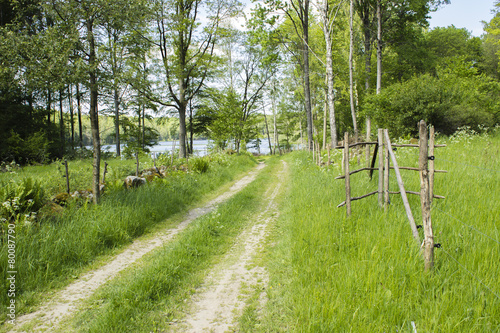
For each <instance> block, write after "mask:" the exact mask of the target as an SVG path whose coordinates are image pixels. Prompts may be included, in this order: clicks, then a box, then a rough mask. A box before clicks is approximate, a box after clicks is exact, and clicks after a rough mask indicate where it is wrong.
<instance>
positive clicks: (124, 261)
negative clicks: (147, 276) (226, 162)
mask: <svg viewBox="0 0 500 333" xmlns="http://www.w3.org/2000/svg"><path fill="white" fill-rule="evenodd" d="M264 166H265V165H264V164H259V165H258V166H257V167H256V168H255V169H254V170H252V171H251V172H250V173H249V174H248V175H247V176H245V177H243V178H242V179H240V180H239V181H237V182H236V183H235V184H234V185H233V186H232V187H231V188H230V189H229V190H228V191H226V192H225V193H223V194H221V195H220V196H218V197H217V198H215V199H214V200H212V201H210V202H209V203H208V204H206V205H205V206H204V207H202V208H196V209H193V210H191V211H189V212H188V214H187V217H186V219H185V220H184V221H182V222H181V223H180V224H178V225H177V226H176V227H175V228H173V229H168V230H165V231H164V232H161V233H159V234H158V235H157V236H155V237H154V238H152V239H147V240H137V241H135V242H134V243H132V244H131V245H130V246H129V247H128V248H127V249H126V250H125V251H123V252H122V253H120V254H119V255H117V256H116V257H115V258H114V259H113V260H112V261H111V262H109V263H108V264H106V265H104V266H102V267H100V268H98V269H96V270H94V271H91V272H89V273H86V274H85V275H83V276H81V277H80V278H79V279H78V280H77V281H75V282H74V283H72V284H70V285H68V286H67V287H66V288H64V289H63V290H61V291H60V292H58V293H56V295H55V296H54V297H52V298H51V299H49V300H48V301H47V302H46V303H45V304H43V305H42V306H41V307H40V309H39V310H37V311H35V312H32V313H29V314H26V315H23V316H20V317H18V318H17V319H16V325H15V326H14V327H13V328H12V329H11V331H10V332H23V329H22V326H23V325H24V324H27V323H30V322H32V321H33V322H34V323H35V325H34V327H31V328H30V329H29V331H30V332H37V331H50V328H51V327H55V326H56V325H57V324H58V323H59V322H60V321H61V320H62V319H63V318H65V317H67V316H68V315H70V314H72V313H73V312H74V311H75V309H76V308H77V305H78V304H79V302H80V301H81V300H83V299H86V298H88V297H89V296H91V295H92V294H93V293H94V292H95V290H96V289H97V288H98V287H99V286H101V285H103V284H104V283H105V282H106V281H108V280H111V279H113V278H114V277H115V276H116V275H117V274H118V273H120V272H121V271H122V270H124V269H125V268H127V267H128V266H130V265H131V264H133V263H134V262H136V261H137V260H138V259H140V258H141V257H142V256H144V255H145V254H146V253H148V252H150V251H152V250H154V249H155V248H158V247H159V246H161V245H163V244H164V243H165V242H168V241H169V240H170V239H172V238H173V237H174V236H175V235H177V234H178V233H180V232H182V231H183V230H184V229H185V228H186V227H187V226H188V225H189V224H190V223H191V222H192V221H193V220H195V219H196V218H198V217H200V216H202V215H205V214H207V213H209V212H211V211H212V210H213V209H214V208H215V207H216V206H217V205H218V204H220V203H222V202H224V201H226V200H227V199H229V198H230V197H232V196H233V195H235V194H236V193H238V192H239V191H241V190H242V189H243V188H244V187H245V186H247V185H248V184H249V183H251V182H252V181H253V180H254V179H255V177H256V176H257V173H258V172H259V171H260V170H261V169H262V168H263V167H264ZM35 320H36V321H35ZM18 330H19V331H18Z"/></svg>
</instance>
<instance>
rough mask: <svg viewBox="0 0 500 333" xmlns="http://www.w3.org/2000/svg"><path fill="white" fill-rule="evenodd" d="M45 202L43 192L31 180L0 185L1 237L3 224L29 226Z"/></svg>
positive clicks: (39, 186)
mask: <svg viewBox="0 0 500 333" xmlns="http://www.w3.org/2000/svg"><path fill="white" fill-rule="evenodd" d="M46 202H47V196H46V194H45V191H44V190H43V188H42V187H41V185H40V183H39V182H37V181H33V179H32V178H25V179H23V180H22V181H21V182H20V183H14V182H7V183H0V203H1V206H0V221H1V222H2V223H1V227H0V228H1V236H2V237H3V236H4V231H5V230H4V222H15V223H16V224H19V225H20V226H24V225H25V224H31V223H32V222H35V221H36V214H37V212H38V211H39V210H40V208H42V206H43V205H44V204H45V203H46Z"/></svg>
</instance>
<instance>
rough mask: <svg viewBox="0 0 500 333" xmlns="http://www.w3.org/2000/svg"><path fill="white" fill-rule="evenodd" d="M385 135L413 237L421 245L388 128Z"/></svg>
mask: <svg viewBox="0 0 500 333" xmlns="http://www.w3.org/2000/svg"><path fill="white" fill-rule="evenodd" d="M384 136H385V143H386V145H387V147H386V148H387V151H388V152H389V155H390V156H391V160H392V164H394V172H395V173H396V179H397V181H398V186H399V191H400V192H401V198H402V199H403V204H404V206H405V210H406V216H408V220H409V221H410V227H411V231H412V233H413V238H415V240H416V241H417V242H418V243H419V244H418V245H420V237H419V235H418V230H417V225H416V224H415V219H414V218H413V214H412V213H411V208H410V204H409V202H408V197H407V196H406V190H405V187H404V184H403V179H402V178H401V173H400V172H399V167H398V161H397V160H396V156H395V155H394V152H393V151H392V146H391V139H390V138H389V131H388V130H385V131H384Z"/></svg>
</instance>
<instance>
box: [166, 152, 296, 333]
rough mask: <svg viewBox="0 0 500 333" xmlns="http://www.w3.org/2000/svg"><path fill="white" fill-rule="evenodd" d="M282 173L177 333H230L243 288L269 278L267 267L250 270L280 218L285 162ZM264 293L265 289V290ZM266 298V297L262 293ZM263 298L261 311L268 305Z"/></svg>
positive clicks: (174, 326) (238, 312)
mask: <svg viewBox="0 0 500 333" xmlns="http://www.w3.org/2000/svg"><path fill="white" fill-rule="evenodd" d="M282 162H283V165H282V168H281V171H280V172H279V173H278V177H279V178H278V183H277V185H276V186H275V187H271V186H270V187H269V188H268V189H267V191H266V193H265V197H266V200H267V201H268V203H267V205H266V207H265V209H264V210H263V211H262V212H261V213H260V214H259V215H258V216H257V217H256V218H255V221H254V223H253V224H252V226H251V227H249V228H247V229H246V230H245V231H243V232H242V233H241V234H240V235H239V236H238V239H237V240H236V242H235V245H233V247H232V249H231V250H230V251H229V253H228V254H227V255H226V256H225V257H224V258H223V259H222V260H221V264H219V265H217V267H214V269H213V270H212V271H211V272H210V273H209V275H208V277H207V279H206V281H205V283H204V286H203V287H201V288H200V291H199V292H198V293H197V294H195V295H194V296H193V299H192V302H193V303H192V305H191V310H190V313H188V314H187V316H186V318H184V319H183V320H182V321H179V322H174V323H172V325H171V327H170V328H171V330H172V331H174V332H192V333H199V332H227V331H233V330H234V329H233V328H232V326H233V322H234V320H235V318H238V317H239V316H240V315H241V312H242V310H243V308H244V306H245V301H246V298H247V297H246V296H245V295H244V293H243V290H242V288H245V287H248V286H254V285H257V284H259V283H260V284H264V286H267V281H268V276H267V271H266V270H265V268H264V267H259V266H255V267H253V268H250V269H249V268H248V266H249V265H251V263H252V261H253V259H254V258H255V256H256V255H257V254H258V252H259V246H260V245H261V243H262V242H263V241H264V240H265V238H266V236H267V227H268V225H269V223H270V221H272V220H274V219H276V218H277V217H278V215H279V211H278V206H277V203H276V197H277V195H278V194H279V193H280V191H281V188H282V186H283V184H284V181H285V177H286V174H287V172H288V166H287V164H286V162H284V161H282ZM262 289H265V287H264V288H262ZM262 294H263V293H262ZM262 294H261V297H260V298H259V303H260V307H261V308H262V307H263V305H264V302H265V297H263V295H262Z"/></svg>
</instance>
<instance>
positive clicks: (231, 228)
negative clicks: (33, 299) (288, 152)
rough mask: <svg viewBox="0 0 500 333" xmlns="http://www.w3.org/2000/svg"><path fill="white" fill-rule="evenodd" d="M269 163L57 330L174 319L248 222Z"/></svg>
mask: <svg viewBox="0 0 500 333" xmlns="http://www.w3.org/2000/svg"><path fill="white" fill-rule="evenodd" d="M276 163H277V160H276V159H273V160H272V161H271V162H270V165H269V166H268V167H266V169H264V170H263V171H262V172H261V173H260V174H259V175H258V177H257V179H256V180H255V181H254V182H253V183H251V184H250V185H248V186H247V187H246V188H245V189H243V190H242V191H241V192H239V193H237V194H236V195H235V196H234V197H233V198H231V199H230V200H228V201H227V202H226V203H223V204H221V205H219V207H218V208H217V209H216V210H214V211H213V212H211V213H210V214H208V215H206V216H204V217H201V218H199V219H197V220H196V221H194V222H193V223H192V224H191V225H190V226H189V227H188V228H187V229H186V230H185V231H184V232H183V233H182V234H181V235H179V236H178V237H176V238H175V239H173V240H172V241H171V242H169V243H168V244H166V245H165V246H163V247H162V248H161V249H159V250H158V251H156V252H155V253H153V254H151V255H150V256H148V257H147V258H145V260H144V261H143V263H142V264H141V265H140V266H138V267H134V268H133V269H131V270H128V271H127V272H125V273H123V274H122V276H121V278H120V279H116V280H114V281H112V282H111V283H109V284H108V285H107V286H106V288H102V289H101V290H100V291H99V292H97V293H96V294H95V295H94V296H93V297H92V299H91V300H89V301H88V302H87V307H86V308H85V310H84V311H83V312H82V313H81V314H80V315H79V316H78V317H77V320H75V321H74V322H73V323H72V324H71V325H70V326H71V328H68V327H64V328H62V330H63V331H67V330H71V331H78V332H80V331H81V332H156V331H161V332H163V331H164V330H165V329H167V328H168V327H169V322H170V321H172V320H173V319H175V318H176V317H175V316H176V315H179V313H178V310H179V309H180V308H182V307H183V304H184V302H183V300H184V299H185V298H187V297H189V296H190V294H191V292H192V291H193V290H194V289H195V288H197V287H199V285H200V284H201V282H202V280H203V276H204V275H205V274H206V268H208V267H209V266H210V264H211V263H213V262H214V259H216V258H220V256H221V255H222V254H224V253H226V252H227V251H228V250H229V249H230V248H231V246H232V244H233V243H234V239H235V237H236V236H237V235H238V234H239V233H240V232H241V230H242V229H243V228H244V227H245V225H247V224H248V221H249V220H250V221H252V216H253V215H254V214H255V211H256V210H257V209H258V207H260V205H261V204H262V203H263V200H264V197H263V193H264V191H265V189H266V188H267V187H268V186H269V184H270V183H272V182H273V179H272V175H273V173H275V172H276V169H277V168H279V166H278V165H277V164H276Z"/></svg>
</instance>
